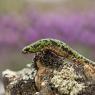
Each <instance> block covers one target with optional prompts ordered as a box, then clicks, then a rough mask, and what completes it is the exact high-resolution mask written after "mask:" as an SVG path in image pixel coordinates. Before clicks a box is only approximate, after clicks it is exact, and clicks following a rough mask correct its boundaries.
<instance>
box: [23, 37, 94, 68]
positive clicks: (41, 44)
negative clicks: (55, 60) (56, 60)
mask: <svg viewBox="0 0 95 95" xmlns="http://www.w3.org/2000/svg"><path fill="white" fill-rule="evenodd" d="M45 49H48V50H51V51H53V52H55V53H56V54H57V55H59V56H62V57H65V58H67V59H69V60H71V61H73V62H74V63H76V62H79V63H87V64H92V65H93V66H95V62H94V61H91V60H89V59H88V58H86V57H84V56H83V55H81V54H79V53H78V52H77V51H75V50H73V49H72V48H71V47H69V46H68V45H67V44H66V43H64V42H62V41H59V40H56V39H50V38H48V39H41V40H38V41H36V42H34V43H32V44H30V45H28V46H25V47H24V48H23V49H22V53H24V54H27V53H36V52H40V51H43V50H45Z"/></svg>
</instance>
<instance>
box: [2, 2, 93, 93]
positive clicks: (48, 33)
mask: <svg viewBox="0 0 95 95" xmlns="http://www.w3.org/2000/svg"><path fill="white" fill-rule="evenodd" d="M43 1H44V2H43ZM43 1H41V2H40V1H37V0H35V1H34V0H28V1H26V0H23V1H22V0H20V1H16V0H13V1H12V0H8V1H7V2H6V3H5V2H4V1H3V0H1V1H0V5H2V6H0V72H2V71H3V70H5V69H7V68H8V69H12V70H20V69H21V68H23V67H24V66H25V64H27V63H30V62H31V55H29V56H28V55H23V54H22V53H21V49H22V48H23V47H24V46H26V45H27V44H30V43H32V42H35V41H36V40H39V39H42V38H55V39H59V40H61V41H64V42H66V43H67V44H69V45H70V46H71V47H72V48H74V49H75V50H77V51H78V52H80V53H81V54H83V55H84V56H86V57H88V58H90V59H91V60H94V61H95V10H94V8H95V7H94V6H95V2H94V0H93V1H89V0H87V1H86V0H80V2H79V1H78V2H76V1H75V0H72V1H70V0H67V1H66V0H59V1H57V0H56V2H55V1H52V2H50V1H48V2H46V1H47V0H43ZM63 1H64V2H63ZM14 2H15V3H14ZM0 92H1V91H0Z"/></svg>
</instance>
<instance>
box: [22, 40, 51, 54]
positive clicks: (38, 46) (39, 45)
mask: <svg viewBox="0 0 95 95" xmlns="http://www.w3.org/2000/svg"><path fill="white" fill-rule="evenodd" d="M50 44H51V42H50V40H49V39H42V40H38V41H36V42H34V43H33V44H30V45H28V46H26V47H24V48H23V49H22V53H24V54H27V53H36V52H39V51H41V50H42V49H43V48H44V47H46V46H48V45H50Z"/></svg>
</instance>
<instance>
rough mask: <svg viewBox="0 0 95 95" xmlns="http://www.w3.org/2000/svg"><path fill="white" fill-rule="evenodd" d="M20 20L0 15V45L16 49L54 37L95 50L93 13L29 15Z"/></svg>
mask: <svg viewBox="0 0 95 95" xmlns="http://www.w3.org/2000/svg"><path fill="white" fill-rule="evenodd" d="M22 17H23V18H21V19H20V17H16V16H14V15H5V16H4V15H3V16H0V46H9V47H12V46H14V45H15V46H17V47H18V46H21V45H23V44H25V43H30V42H32V41H36V40H38V39H41V38H56V39H59V40H62V41H65V42H69V43H75V42H79V43H83V44H86V45H89V46H91V47H95V22H94V21H95V13H94V12H92V13H86V14H76V13H74V14H71V15H64V14H63V15H58V14H53V13H49V14H43V15H41V14H38V13H36V12H29V13H25V14H23V16H22ZM23 19H24V20H23Z"/></svg>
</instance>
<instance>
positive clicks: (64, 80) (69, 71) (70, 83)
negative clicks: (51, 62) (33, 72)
mask: <svg viewBox="0 0 95 95" xmlns="http://www.w3.org/2000/svg"><path fill="white" fill-rule="evenodd" d="M53 73H54V77H53V78H52V79H51V82H52V83H53V84H54V85H55V87H56V88H57V89H58V91H59V92H60V93H61V94H62V95H63V94H66V95H77V94H78V92H79V91H81V90H82V89H83V88H85V86H84V83H78V82H77V81H76V80H75V79H76V78H78V75H76V73H75V72H74V68H72V67H68V66H65V65H64V67H63V69H62V70H61V71H57V70H54V72H53Z"/></svg>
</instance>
